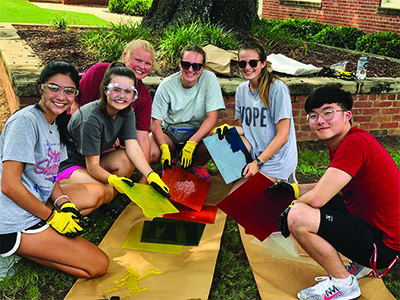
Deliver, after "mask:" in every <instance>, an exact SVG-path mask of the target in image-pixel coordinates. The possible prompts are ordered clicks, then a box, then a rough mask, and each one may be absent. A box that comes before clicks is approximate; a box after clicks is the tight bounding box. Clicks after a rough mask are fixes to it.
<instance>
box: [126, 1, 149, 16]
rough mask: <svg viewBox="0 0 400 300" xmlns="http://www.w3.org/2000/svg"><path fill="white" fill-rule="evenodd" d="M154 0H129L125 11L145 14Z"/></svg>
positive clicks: (138, 14)
mask: <svg viewBox="0 0 400 300" xmlns="http://www.w3.org/2000/svg"><path fill="white" fill-rule="evenodd" d="M152 2H153V0H128V3H127V4H126V5H125V9H124V13H125V14H127V15H130V16H144V15H145V14H146V12H147V11H148V10H149V8H150V6H151V3H152Z"/></svg>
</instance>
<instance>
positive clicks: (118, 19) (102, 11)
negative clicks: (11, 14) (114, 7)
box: [31, 2, 142, 24]
mask: <svg viewBox="0 0 400 300" xmlns="http://www.w3.org/2000/svg"><path fill="white" fill-rule="evenodd" d="M31 3H32V4H34V5H36V6H38V7H40V8H45V9H52V10H63V11H73V12H80V13H87V14H92V15H95V16H97V17H99V18H100V19H103V20H106V21H109V22H112V23H115V24H119V23H126V22H132V23H136V22H141V21H142V17H136V16H127V15H119V14H113V13H110V11H109V10H108V8H107V7H90V6H78V5H65V4H58V3H47V2H31Z"/></svg>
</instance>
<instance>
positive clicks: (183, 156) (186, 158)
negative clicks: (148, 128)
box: [160, 141, 197, 171]
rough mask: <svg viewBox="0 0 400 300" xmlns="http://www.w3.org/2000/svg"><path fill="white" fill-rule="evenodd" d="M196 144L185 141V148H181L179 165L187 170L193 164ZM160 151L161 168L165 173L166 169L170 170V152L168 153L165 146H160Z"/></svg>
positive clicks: (167, 148)
mask: <svg viewBox="0 0 400 300" xmlns="http://www.w3.org/2000/svg"><path fill="white" fill-rule="evenodd" d="M196 146H197V142H195V141H187V142H186V144H185V146H184V147H183V149H182V151H181V153H180V155H179V156H180V165H181V166H182V167H183V168H184V169H187V168H189V167H190V166H191V165H192V162H193V153H194V150H195V149H196ZM160 150H161V166H162V168H163V170H164V171H165V170H166V169H167V168H169V169H172V165H171V152H170V151H169V147H168V145H167V144H162V145H161V146H160Z"/></svg>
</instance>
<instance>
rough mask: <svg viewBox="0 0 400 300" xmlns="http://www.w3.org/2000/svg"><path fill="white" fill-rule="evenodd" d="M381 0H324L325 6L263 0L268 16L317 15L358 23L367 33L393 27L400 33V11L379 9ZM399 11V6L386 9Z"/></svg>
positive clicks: (327, 20)
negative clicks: (383, 11)
mask: <svg viewBox="0 0 400 300" xmlns="http://www.w3.org/2000/svg"><path fill="white" fill-rule="evenodd" d="M380 3H381V0H368V1H366V0H322V7H307V6H296V5H285V4H279V0H263V6H262V16H263V17H264V18H265V19H278V20H285V19H292V18H302V19H308V18H310V19H313V20H315V21H318V22H323V23H328V24H330V25H336V26H338V25H347V26H352V27H357V28H359V29H361V30H363V31H364V32H365V33H373V32H375V31H377V32H385V31H393V32H397V33H398V34H400V12H398V13H397V15H390V14H383V13H377V9H379V8H380ZM388 11H389V12H390V11H392V12H396V11H395V10H386V13H388Z"/></svg>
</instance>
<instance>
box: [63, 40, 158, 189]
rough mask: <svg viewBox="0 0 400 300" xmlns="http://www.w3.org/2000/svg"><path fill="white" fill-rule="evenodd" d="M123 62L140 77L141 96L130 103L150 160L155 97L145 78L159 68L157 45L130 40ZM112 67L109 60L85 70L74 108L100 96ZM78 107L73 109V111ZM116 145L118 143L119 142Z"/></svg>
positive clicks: (142, 145)
mask: <svg viewBox="0 0 400 300" xmlns="http://www.w3.org/2000/svg"><path fill="white" fill-rule="evenodd" d="M121 62H123V63H124V64H125V65H126V66H127V67H128V68H129V69H131V70H133V72H135V76H136V80H137V83H136V86H135V87H136V89H137V91H138V93H139V96H138V98H137V100H136V101H134V102H132V104H131V106H132V109H133V111H134V113H135V118H136V138H137V141H138V143H139V145H140V148H142V150H143V153H144V155H145V157H146V160H147V161H150V140H149V130H150V121H151V117H150V115H151V102H152V99H151V96H150V92H149V90H148V89H147V87H146V86H145V85H144V83H143V81H142V80H143V79H144V78H145V77H147V76H148V75H149V74H150V72H151V71H152V70H153V69H154V68H155V69H157V68H158V67H157V63H156V61H155V51H154V48H153V46H152V45H151V44H150V43H149V42H148V41H145V40H133V41H130V42H129V43H128V44H126V46H125V48H124V52H123V53H122V57H121ZM109 66H110V63H98V64H95V65H94V66H92V67H90V68H89V69H88V70H87V71H86V72H85V74H84V75H83V77H82V79H81V80H80V82H79V85H80V94H79V96H78V102H76V103H75V110H76V109H77V108H78V107H79V106H82V105H85V104H87V103H89V102H92V101H95V100H98V99H100V96H101V93H102V92H101V91H100V90H99V87H100V84H101V82H102V80H103V78H104V74H105V73H106V70H107V68H108V67H109ZM78 103H79V104H78ZM75 110H71V111H72V112H73V111H75ZM115 146H119V144H118V142H117V143H116V144H115ZM140 182H141V183H145V182H146V180H145V178H142V179H141V181H140Z"/></svg>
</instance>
